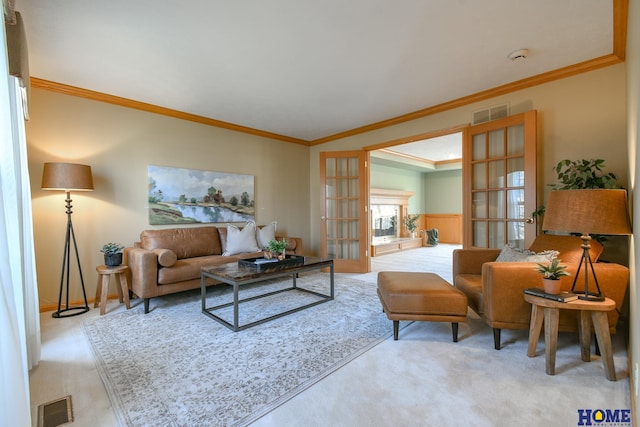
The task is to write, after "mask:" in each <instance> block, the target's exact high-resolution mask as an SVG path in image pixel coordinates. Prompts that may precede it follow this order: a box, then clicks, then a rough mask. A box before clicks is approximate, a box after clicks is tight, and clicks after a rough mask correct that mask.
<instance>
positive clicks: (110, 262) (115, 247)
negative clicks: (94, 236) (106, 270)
mask: <svg viewBox="0 0 640 427" xmlns="http://www.w3.org/2000/svg"><path fill="white" fill-rule="evenodd" d="M123 249H124V246H123V245H121V244H119V243H106V244H105V245H104V246H102V249H100V252H102V253H103V254H104V264H105V265H106V266H108V267H116V266H118V265H120V264H122V250H123Z"/></svg>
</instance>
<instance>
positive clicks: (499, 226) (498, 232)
mask: <svg viewBox="0 0 640 427" xmlns="http://www.w3.org/2000/svg"><path fill="white" fill-rule="evenodd" d="M504 242H505V240H504V222H502V221H499V222H490V223H489V247H490V248H496V249H498V248H502V247H503V246H504Z"/></svg>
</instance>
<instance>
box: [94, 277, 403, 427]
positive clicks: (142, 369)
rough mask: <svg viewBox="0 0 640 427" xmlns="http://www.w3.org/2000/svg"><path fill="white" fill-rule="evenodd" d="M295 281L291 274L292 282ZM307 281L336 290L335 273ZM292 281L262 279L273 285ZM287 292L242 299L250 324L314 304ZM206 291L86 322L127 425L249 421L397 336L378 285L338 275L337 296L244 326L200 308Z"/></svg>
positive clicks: (212, 295) (217, 296)
mask: <svg viewBox="0 0 640 427" xmlns="http://www.w3.org/2000/svg"><path fill="white" fill-rule="evenodd" d="M285 284H286V286H290V281H289V282H285ZM298 284H299V286H302V287H305V288H308V289H313V290H316V291H321V292H325V293H326V292H328V288H329V285H328V284H329V277H328V274H324V273H315V274H308V275H303V276H301V277H300V278H299V279H298ZM282 286H285V285H283V282H271V283H267V284H262V285H252V286H251V287H250V288H246V289H245V290H244V291H243V292H244V293H241V297H245V296H248V295H249V294H250V293H251V292H258V293H264V292H266V291H267V290H272V288H273V289H276V288H278V287H282ZM229 291H230V288H229V287H222V286H218V287H214V289H213V290H210V291H209V295H208V301H207V306H212V305H214V304H218V303H220V302H226V301H230V293H229ZM309 298H312V297H311V296H309V294H307V293H302V292H296V291H292V292H284V293H281V294H277V295H276V296H274V297H272V298H269V299H258V300H254V301H252V302H251V303H246V304H243V305H241V314H243V316H241V324H243V323H245V322H248V321H251V320H255V317H256V316H258V317H260V316H265V315H268V314H269V313H266V311H267V310H274V309H276V310H280V309H286V308H290V307H291V306H296V305H302V304H303V303H308V302H309ZM200 304H201V303H200V292H199V291H193V292H186V293H181V294H178V295H173V296H168V297H164V298H156V299H154V300H152V308H153V310H152V311H151V312H150V313H149V314H146V315H145V314H143V309H142V307H141V306H138V307H135V308H133V309H131V310H129V311H124V312H120V313H116V314H113V315H107V316H101V317H96V318H92V319H88V320H87V321H86V322H85V323H84V330H85V333H86V335H87V337H88V339H89V342H90V343H91V347H92V349H93V352H94V356H95V360H96V365H97V368H98V372H99V373H100V376H101V378H102V381H103V382H104V384H105V387H106V389H107V392H108V394H109V397H110V399H111V402H112V405H113V408H114V411H115V413H116V416H117V417H118V419H119V421H120V423H121V425H126V426H146V425H154V426H157V425H162V426H194V425H208V426H230V425H246V424H249V423H251V422H252V421H255V420H256V419H257V418H259V417H261V416H262V415H264V414H266V413H267V412H269V411H271V410H272V409H273V408H275V407H277V406H278V405H280V404H282V403H284V402H285V401H287V400H288V399H290V398H292V397H293V396H295V395H296V394H297V393H299V392H301V391H303V390H304V389H306V388H308V387H309V386H311V385H313V384H314V383H316V382H317V381H319V380H320V379H322V378H324V377H325V376H327V375H328V374H330V373H331V372H333V371H335V370H336V369H338V368H339V367H341V366H343V365H344V364H346V363H348V362H349V361H351V360H353V359H354V358H355V357H357V356H358V355H360V354H362V353H363V352H365V351H367V350H368V349H370V348H371V347H373V346H375V345H376V344H377V343H379V342H380V341H382V340H383V339H386V338H387V337H389V336H390V335H391V331H392V324H391V321H389V320H388V319H387V318H386V316H385V315H384V313H383V312H382V309H381V306H380V302H379V301H378V298H377V295H376V291H375V285H374V284H372V283H366V282H363V281H359V280H354V279H349V278H345V277H338V276H336V279H335V299H334V300H333V301H328V302H326V303H323V304H319V305H317V306H314V307H311V308H309V309H305V310H302V311H299V312H296V313H293V314H291V315H288V316H285V317H282V318H279V319H276V320H273V321H270V322H267V323H264V324H261V325H257V326H255V327H253V328H249V329H247V330H244V331H240V332H237V333H234V332H232V331H231V330H229V329H227V328H226V327H224V326H222V325H220V324H219V323H218V322H216V321H214V320H213V319H211V318H209V317H207V316H205V315H204V314H202V312H201V311H200V309H201V305H200Z"/></svg>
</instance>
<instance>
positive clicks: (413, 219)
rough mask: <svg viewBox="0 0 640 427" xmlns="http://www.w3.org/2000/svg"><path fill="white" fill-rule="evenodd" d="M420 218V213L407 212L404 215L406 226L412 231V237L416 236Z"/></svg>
mask: <svg viewBox="0 0 640 427" xmlns="http://www.w3.org/2000/svg"><path fill="white" fill-rule="evenodd" d="M419 219H420V214H414V215H411V214H407V216H405V217H404V226H405V227H407V230H409V233H411V237H416V230H417V229H418V220H419Z"/></svg>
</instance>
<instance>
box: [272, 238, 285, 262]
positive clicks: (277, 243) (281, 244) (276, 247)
mask: <svg viewBox="0 0 640 427" xmlns="http://www.w3.org/2000/svg"><path fill="white" fill-rule="evenodd" d="M268 245H269V251H271V253H272V255H273V254H277V257H278V259H279V260H283V259H285V258H286V251H287V241H286V239H284V238H282V240H275V239H274V240H269V243H268Z"/></svg>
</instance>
